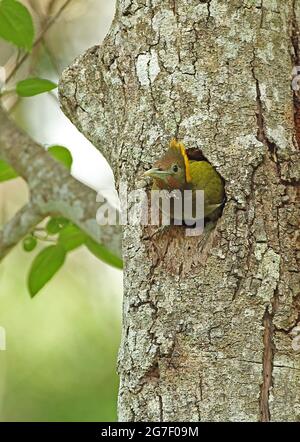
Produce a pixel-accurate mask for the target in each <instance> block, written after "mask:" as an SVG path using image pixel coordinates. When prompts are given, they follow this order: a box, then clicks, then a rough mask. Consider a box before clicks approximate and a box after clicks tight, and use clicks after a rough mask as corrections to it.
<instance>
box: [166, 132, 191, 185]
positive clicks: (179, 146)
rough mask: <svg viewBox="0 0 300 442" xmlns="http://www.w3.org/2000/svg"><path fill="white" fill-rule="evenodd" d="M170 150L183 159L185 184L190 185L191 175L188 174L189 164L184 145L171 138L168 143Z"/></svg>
mask: <svg viewBox="0 0 300 442" xmlns="http://www.w3.org/2000/svg"><path fill="white" fill-rule="evenodd" d="M170 148H171V149H174V150H175V151H177V152H179V153H180V154H181V156H182V157H183V159H184V165H185V179H186V182H187V183H190V182H191V181H192V177H191V173H190V163H189V159H188V156H187V154H186V151H185V147H184V144H183V143H181V142H179V141H177V140H176V139H175V138H173V139H172V140H171V142H170Z"/></svg>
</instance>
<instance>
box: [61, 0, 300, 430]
mask: <svg viewBox="0 0 300 442" xmlns="http://www.w3.org/2000/svg"><path fill="white" fill-rule="evenodd" d="M299 17H300V5H299V1H298V0H288V1H286V2H281V1H279V0H272V1H271V0H257V1H256V0H230V1H225V0H224V1H223V0H208V1H206V2H204V1H201V2H199V1H198V0H170V1H162V0H145V1H144V2H142V1H140V0H130V1H129V0H120V1H118V3H117V11H116V16H115V19H114V21H113V24H112V27H111V30H110V32H109V34H108V36H107V37H106V39H105V41H104V43H103V45H102V46H101V47H98V46H96V47H94V48H92V49H90V50H89V51H87V52H86V53H85V54H83V55H82V56H81V57H79V58H78V59H77V60H76V61H75V62H74V63H73V64H72V65H71V66H70V67H69V68H68V69H66V70H65V72H64V73H63V75H62V79H61V83H60V99H61V103H62V108H63V110H64V112H65V113H66V114H67V115H68V116H69V118H70V119H71V120H72V121H73V122H74V123H75V124H76V126H77V127H78V128H79V129H80V130H81V131H82V132H83V133H84V134H85V135H86V136H87V137H88V138H89V139H90V140H91V141H92V142H93V143H94V144H95V146H96V147H97V148H98V149H99V150H100V151H101V152H102V153H103V154H104V156H105V157H106V158H107V160H108V161H109V163H110V165H111V167H112V169H113V171H114V174H115V177H116V181H117V184H118V183H119V182H120V180H126V181H127V182H128V183H129V187H130V188H135V187H136V186H137V184H138V182H139V177H140V174H141V172H142V171H143V170H144V169H145V168H147V167H148V166H149V165H150V164H152V162H153V161H154V160H155V159H156V158H157V157H159V156H160V155H161V153H162V152H163V151H164V149H165V148H166V146H167V144H168V142H169V140H170V139H171V138H172V137H174V136H176V137H178V138H180V139H182V140H183V141H184V143H185V144H186V146H187V147H188V148H195V147H196V148H199V149H201V150H202V151H203V153H204V155H205V156H206V157H207V158H208V160H209V161H210V162H211V163H212V164H213V165H214V167H216V169H217V170H218V171H219V173H220V174H221V175H222V177H223V178H224V180H225V182H226V194H227V203H226V206H225V209H224V211H223V215H222V217H221V219H220V220H219V221H218V224H217V226H216V228H215V230H214V232H213V233H212V235H211V236H210V239H209V241H208V243H207V244H206V246H205V248H204V249H203V250H202V249H201V248H200V247H199V238H190V239H188V240H187V239H186V237H185V236H184V234H183V232H182V231H181V232H178V231H175V230H172V229H171V230H170V231H169V232H168V233H166V234H164V235H162V236H159V237H157V236H155V237H154V238H152V239H151V238H150V236H149V235H148V234H147V233H148V232H147V231H146V230H145V229H142V228H141V227H139V226H125V228H124V232H123V255H124V260H125V275H124V307H123V336H122V343H121V349H120V355H119V373H120V379H121V383H120V393H119V419H120V420H121V421H201V420H210V421H257V420H263V421H268V420H276V421H278V420H282V421H284V420H288V421H299V420H300V389H299V382H300V356H299V352H297V346H296V345H295V339H297V336H298V334H297V332H296V335H295V330H296V329H295V328H296V327H297V325H298V324H299V320H300V317H299V306H300V274H299V259H300V244H299V215H300V208H299V189H300V159H299V145H298V143H297V136H296V133H297V130H296V129H297V128H296V127H295V122H296V119H295V118H294V100H293V91H292V89H291V72H292V68H293V66H294V64H295V61H296V59H297V54H296V52H297V51H298V50H299V41H298V39H297V32H298V31H297V29H298V28H297V26H296V24H297V23H298V22H299ZM295 33H296V34H295ZM298 129H299V128H298Z"/></svg>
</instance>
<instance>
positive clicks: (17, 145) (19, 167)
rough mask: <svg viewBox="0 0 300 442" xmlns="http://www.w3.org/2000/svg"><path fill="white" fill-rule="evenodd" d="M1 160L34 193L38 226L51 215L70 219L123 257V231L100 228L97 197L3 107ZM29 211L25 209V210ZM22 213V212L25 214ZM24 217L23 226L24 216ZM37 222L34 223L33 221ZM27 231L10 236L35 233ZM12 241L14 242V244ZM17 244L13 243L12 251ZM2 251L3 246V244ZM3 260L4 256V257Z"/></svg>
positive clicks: (0, 122)
mask: <svg viewBox="0 0 300 442" xmlns="http://www.w3.org/2000/svg"><path fill="white" fill-rule="evenodd" d="M0 156H1V158H3V159H4V160H5V161H7V162H8V163H9V164H10V165H11V166H12V167H13V168H14V169H15V170H16V172H18V173H19V174H20V175H21V176H22V177H23V178H24V180H25V181H26V182H27V184H28V187H29V189H30V204H29V207H31V208H32V207H34V208H35V212H36V213H38V214H39V216H38V217H37V218H36V219H37V222H36V224H37V223H38V222H40V221H41V219H43V218H45V217H46V216H48V215H61V216H64V217H66V218H68V219H69V220H70V221H72V222H73V223H74V224H76V225H77V226H78V227H80V228H81V229H82V230H83V231H84V232H86V233H87V234H88V235H89V236H91V237H92V238H93V239H94V240H95V241H97V242H98V243H100V244H103V245H104V246H105V247H106V248H107V249H108V250H109V251H111V252H112V253H114V254H115V255H117V256H118V257H121V229H120V227H119V226H99V225H98V224H97V222H96V212H97V206H98V205H97V203H96V193H95V192H94V191H93V190H91V189H90V188H88V187H86V186H85V185H83V184H82V183H80V182H79V181H77V180H75V179H74V178H73V177H72V176H71V175H70V174H69V172H68V171H67V169H66V168H65V167H63V166H62V165H61V164H60V163H58V162H57V161H56V160H54V159H53V158H52V157H51V156H50V155H49V154H48V153H47V152H46V150H45V149H44V148H43V147H42V146H41V145H39V144H38V143H36V142H35V141H34V140H33V139H32V138H31V137H30V136H29V135H28V134H27V133H25V132H24V131H23V130H21V129H20V128H19V127H18V126H17V125H16V124H15V122H14V121H13V120H11V119H10V118H9V117H8V115H7V113H6V112H5V111H4V110H3V108H1V107H0ZM24 210H25V209H24ZM21 212H22V211H21ZM21 212H20V213H19V214H18V215H19V216H21V215H22V220H19V222H21V221H22V222H23V215H24V214H25V212H26V210H25V212H24V213H21ZM32 222H33V221H32ZM14 225H15V226H17V227H18V220H17V218H16V220H15V221H14V220H12V221H11V222H10V223H8V225H7V227H6V228H5V229H4V230H3V231H2V238H3V236H4V235H5V234H6V232H7V231H10V230H6V229H7V228H8V229H11V228H12V227H13V226H14ZM28 227H29V229H28V230H27V231H25V229H24V227H23V228H22V229H21V231H20V233H18V232H14V233H12V232H11V233H10V235H11V238H13V237H16V238H17V237H19V239H21V237H22V236H24V235H25V234H26V233H27V232H29V231H30V230H31V229H32V227H33V226H32V224H30V225H29V224H28ZM18 228H19V227H18ZM2 241H3V239H2ZM11 241H12V240H11ZM15 243H16V242H14V243H12V245H11V247H12V246H13V245H14V244H15ZM0 248H1V242H0ZM0 256H1V253H0Z"/></svg>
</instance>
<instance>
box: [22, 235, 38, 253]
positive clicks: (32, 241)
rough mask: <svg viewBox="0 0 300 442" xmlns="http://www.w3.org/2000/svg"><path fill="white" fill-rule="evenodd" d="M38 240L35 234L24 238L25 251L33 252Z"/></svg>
mask: <svg viewBox="0 0 300 442" xmlns="http://www.w3.org/2000/svg"><path fill="white" fill-rule="evenodd" d="M36 245H37V240H36V238H35V237H34V236H32V235H29V236H27V237H26V238H24V239H23V249H24V250H25V252H31V251H32V250H34V249H35V248H36Z"/></svg>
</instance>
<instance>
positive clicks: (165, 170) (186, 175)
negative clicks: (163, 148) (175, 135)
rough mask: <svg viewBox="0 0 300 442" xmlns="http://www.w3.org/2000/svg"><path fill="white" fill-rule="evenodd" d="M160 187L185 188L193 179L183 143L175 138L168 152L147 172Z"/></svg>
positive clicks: (146, 174)
mask: <svg viewBox="0 0 300 442" xmlns="http://www.w3.org/2000/svg"><path fill="white" fill-rule="evenodd" d="M145 176H150V177H152V178H153V179H154V181H155V183H156V185H157V187H158V188H159V189H184V188H185V187H186V185H187V183H189V182H190V181H191V176H190V169H189V160H188V157H187V154H186V151H185V147H184V145H183V143H180V142H178V141H176V140H175V139H173V140H172V141H171V143H170V146H169V149H168V150H167V152H166V153H165V154H164V155H163V156H162V157H161V158H160V159H159V160H158V161H156V163H155V164H154V165H153V168H152V169H150V170H148V171H147V172H145Z"/></svg>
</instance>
